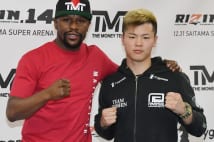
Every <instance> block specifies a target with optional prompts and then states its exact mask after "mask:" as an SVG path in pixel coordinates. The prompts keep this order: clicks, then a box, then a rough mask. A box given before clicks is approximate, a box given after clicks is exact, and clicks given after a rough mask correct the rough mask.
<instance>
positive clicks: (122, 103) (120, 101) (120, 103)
mask: <svg viewBox="0 0 214 142" xmlns="http://www.w3.org/2000/svg"><path fill="white" fill-rule="evenodd" d="M112 106H114V107H117V108H120V107H127V106H128V104H127V101H125V99H124V98H119V99H114V100H112Z"/></svg>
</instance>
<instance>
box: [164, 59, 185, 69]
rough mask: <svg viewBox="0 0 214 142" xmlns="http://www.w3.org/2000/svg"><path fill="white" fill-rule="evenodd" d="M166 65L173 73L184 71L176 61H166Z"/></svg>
mask: <svg viewBox="0 0 214 142" xmlns="http://www.w3.org/2000/svg"><path fill="white" fill-rule="evenodd" d="M163 61H164V63H166V65H167V67H168V68H169V69H170V70H172V71H179V72H181V71H182V69H181V68H180V66H179V65H178V63H177V62H176V61H174V60H168V59H164V60H163Z"/></svg>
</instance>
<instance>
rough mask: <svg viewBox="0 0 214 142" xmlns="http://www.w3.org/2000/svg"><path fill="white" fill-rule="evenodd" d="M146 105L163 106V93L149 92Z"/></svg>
mask: <svg viewBox="0 0 214 142" xmlns="http://www.w3.org/2000/svg"><path fill="white" fill-rule="evenodd" d="M148 107H164V93H149V95H148Z"/></svg>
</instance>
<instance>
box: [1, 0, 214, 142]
mask: <svg viewBox="0 0 214 142" xmlns="http://www.w3.org/2000/svg"><path fill="white" fill-rule="evenodd" d="M0 1H1V2H0V3H1V5H0V44H1V47H0V142H8V141H12V142H18V141H19V140H20V133H21V127H22V123H23V122H22V121H17V122H14V123H10V122H8V121H7V119H6V116H5V109H6V103H7V99H8V93H9V90H10V85H11V82H12V80H13V78H14V75H15V69H16V66H17V62H18V60H19V59H20V57H21V56H22V55H23V54H24V53H25V52H27V51H28V50H31V49H33V48H36V47H38V46H40V45H41V44H43V43H45V42H47V41H49V40H53V39H54V38H55V30H54V27H53V23H52V22H51V21H50V20H51V18H52V17H53V15H54V10H55V4H56V1H57V0H45V1H44V0H36V1H30V0H21V1H20V0H13V1H3V0H0ZM213 5H214V1H213V0H203V1H201V0H161V1H156V0H135V1H133V0H126V1H124V0H91V7H92V11H93V15H94V17H93V19H92V24H91V27H90V30H89V32H88V35H87V39H86V42H87V43H88V44H97V45H98V46H99V47H100V48H101V49H102V50H103V51H104V52H106V53H107V54H108V55H109V57H110V58H111V59H112V60H114V61H115V62H116V63H118V64H120V61H121V60H122V58H124V51H123V50H122V46H121V42H120V34H121V24H122V16H123V14H124V11H127V10H130V9H134V8H147V9H150V10H151V11H153V12H154V14H155V15H156V17H157V19H158V36H159V39H158V44H157V47H156V49H155V51H154V53H153V55H154V56H162V57H163V58H167V59H172V60H176V61H178V63H179V65H180V66H181V67H182V69H183V71H184V72H185V73H187V75H188V76H189V77H190V79H191V84H192V86H193V87H194V90H195V93H196V100H197V102H198V104H200V106H201V107H203V108H204V110H205V115H206V117H207V123H208V129H207V131H206V132H205V134H204V135H203V136H202V137H200V138H195V137H192V136H189V141H191V142H199V141H200V142H201V141H205V142H212V141H214V115H213V109H212V108H213V100H214V62H213V53H214V49H213V43H214V8H213ZM99 19H100V21H99ZM97 89H99V87H98V88H97ZM97 92H98V91H96V92H95V95H94V102H93V109H92V115H91V116H92V117H91V126H92V135H93V142H106V141H105V140H103V139H101V138H100V137H98V136H97V135H96V133H95V131H93V116H94V114H96V111H97V97H98V96H97ZM179 141H180V142H181V141H182V133H179ZM185 142H186V141H185Z"/></svg>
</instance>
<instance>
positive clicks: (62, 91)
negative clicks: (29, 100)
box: [45, 79, 71, 100]
mask: <svg viewBox="0 0 214 142" xmlns="http://www.w3.org/2000/svg"><path fill="white" fill-rule="evenodd" d="M70 91H71V85H70V81H69V80H66V79H60V80H57V81H56V82H54V83H53V84H52V85H51V86H50V87H48V88H47V89H46V90H45V92H46V93H47V94H48V95H49V96H48V97H49V99H50V100H58V99H61V98H64V97H67V96H69V95H70Z"/></svg>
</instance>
